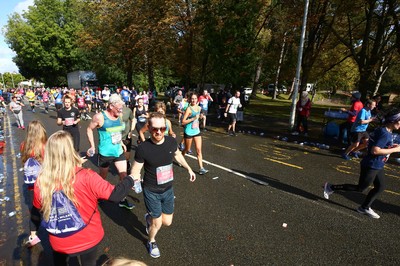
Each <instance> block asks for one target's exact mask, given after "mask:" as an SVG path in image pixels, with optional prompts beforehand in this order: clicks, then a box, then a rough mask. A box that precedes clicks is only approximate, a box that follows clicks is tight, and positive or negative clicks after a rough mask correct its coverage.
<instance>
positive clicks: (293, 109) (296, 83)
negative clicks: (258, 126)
mask: <svg viewBox="0 0 400 266" xmlns="http://www.w3.org/2000/svg"><path fill="white" fill-rule="evenodd" d="M308 5H309V0H305V7H304V15H303V26H302V28H301V37H300V45H299V54H298V57H297V68H296V78H295V81H294V91H293V96H292V97H293V98H292V107H291V111H290V119H289V124H290V128H289V129H290V130H293V127H294V120H295V116H296V100H297V94H298V90H299V83H300V72H301V61H302V59H303V46H304V38H305V35H306V26H307V15H308Z"/></svg>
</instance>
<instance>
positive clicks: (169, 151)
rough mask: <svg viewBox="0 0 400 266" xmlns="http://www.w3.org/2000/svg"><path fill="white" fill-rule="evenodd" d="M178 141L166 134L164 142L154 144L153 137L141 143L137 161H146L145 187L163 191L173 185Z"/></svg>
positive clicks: (137, 151)
mask: <svg viewBox="0 0 400 266" xmlns="http://www.w3.org/2000/svg"><path fill="white" fill-rule="evenodd" d="M177 149H178V143H177V142H176V140H175V139H174V138H172V137H170V136H165V140H164V142H163V143H162V144H159V145H157V144H154V143H153V142H152V141H151V139H147V140H146V141H145V142H143V143H141V144H139V146H138V147H137V149H136V153H135V161H136V162H138V163H144V177H143V187H144V188H146V189H148V190H150V191H151V192H154V193H163V192H165V191H167V190H168V189H170V188H171V187H172V183H173V167H172V166H173V164H172V162H173V161H174V157H175V152H176V151H177Z"/></svg>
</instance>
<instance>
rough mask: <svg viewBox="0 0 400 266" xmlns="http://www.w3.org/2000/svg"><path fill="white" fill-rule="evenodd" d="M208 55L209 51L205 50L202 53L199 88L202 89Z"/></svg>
mask: <svg viewBox="0 0 400 266" xmlns="http://www.w3.org/2000/svg"><path fill="white" fill-rule="evenodd" d="M208 57H209V53H208V52H207V51H205V52H204V55H203V61H202V64H201V76H200V89H204V83H205V82H206V76H207V73H206V72H207V64H208Z"/></svg>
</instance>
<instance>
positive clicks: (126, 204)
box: [118, 198, 135, 210]
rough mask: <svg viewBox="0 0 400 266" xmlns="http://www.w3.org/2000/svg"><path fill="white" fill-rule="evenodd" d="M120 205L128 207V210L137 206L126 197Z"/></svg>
mask: <svg viewBox="0 0 400 266" xmlns="http://www.w3.org/2000/svg"><path fill="white" fill-rule="evenodd" d="M118 205H119V206H120V207H121V208H127V209H128V210H132V209H133V208H134V207H135V205H134V204H130V203H129V202H128V200H127V199H126V198H125V199H124V200H122V201H120V202H119V204H118Z"/></svg>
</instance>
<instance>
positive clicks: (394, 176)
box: [385, 174, 399, 178]
mask: <svg viewBox="0 0 400 266" xmlns="http://www.w3.org/2000/svg"><path fill="white" fill-rule="evenodd" d="M385 175H386V176H390V177H393V178H399V176H397V175H390V174H385Z"/></svg>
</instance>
